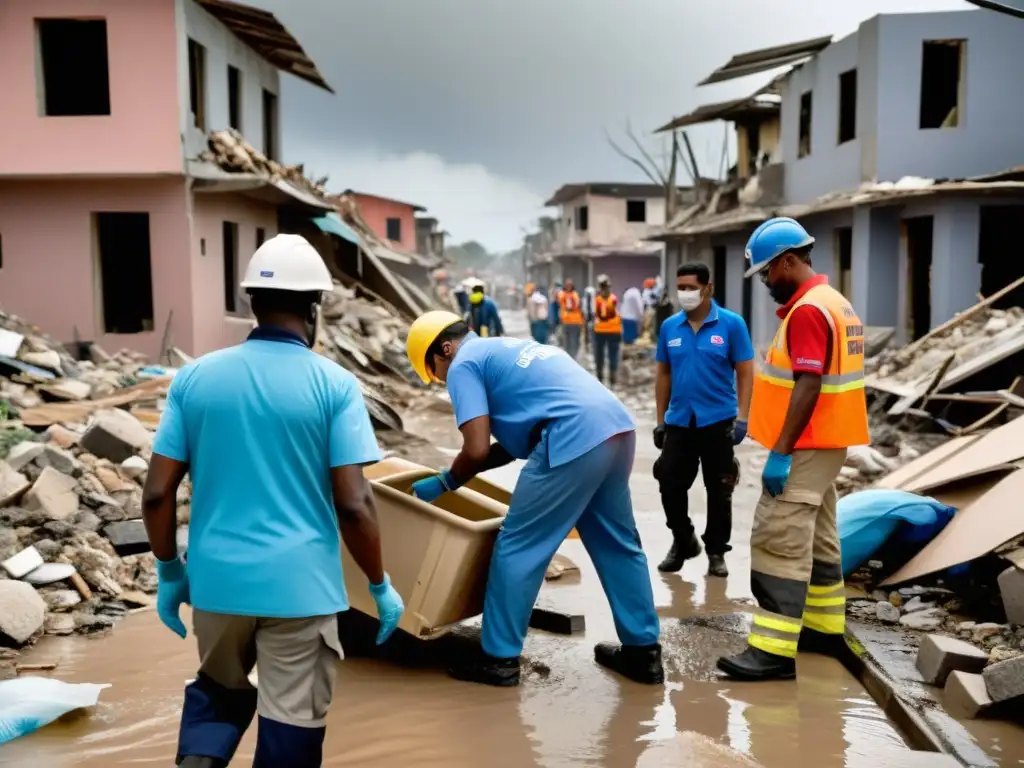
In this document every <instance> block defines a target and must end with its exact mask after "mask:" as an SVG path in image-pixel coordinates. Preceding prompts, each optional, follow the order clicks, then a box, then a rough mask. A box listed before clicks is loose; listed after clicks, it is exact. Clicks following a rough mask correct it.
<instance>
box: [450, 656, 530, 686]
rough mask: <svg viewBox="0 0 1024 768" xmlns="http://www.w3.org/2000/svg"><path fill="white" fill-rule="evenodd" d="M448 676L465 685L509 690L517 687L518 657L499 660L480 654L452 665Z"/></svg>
mask: <svg viewBox="0 0 1024 768" xmlns="http://www.w3.org/2000/svg"><path fill="white" fill-rule="evenodd" d="M448 674H449V675H451V676H452V677H454V678H455V679H456V680H462V681H463V682H466V683H480V684H481V685H494V686H497V687H499V688H509V687H511V686H514V685H519V657H518V656H514V657H512V658H508V659H499V658H497V657H495V656H488V655H487V654H486V653H481V654H480V655H479V656H474V657H472V658H469V659H466V660H465V661H463V662H461V663H459V664H456V665H454V666H453V667H452V668H451V669H449V670H448Z"/></svg>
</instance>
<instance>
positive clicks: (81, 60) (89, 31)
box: [36, 19, 110, 117]
mask: <svg viewBox="0 0 1024 768" xmlns="http://www.w3.org/2000/svg"><path fill="white" fill-rule="evenodd" d="M36 38H37V41H38V46H39V65H38V66H39V69H38V71H39V74H40V75H41V76H42V82H41V85H42V88H41V91H40V94H39V95H40V113H41V114H43V115H45V116H47V117H72V116H95V115H109V114H110V66H109V59H108V55H107V22H106V21H105V20H104V19H37V20H36Z"/></svg>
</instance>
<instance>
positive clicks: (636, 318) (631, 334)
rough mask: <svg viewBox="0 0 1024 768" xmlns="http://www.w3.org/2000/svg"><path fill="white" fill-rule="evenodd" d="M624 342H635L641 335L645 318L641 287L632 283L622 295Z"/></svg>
mask: <svg viewBox="0 0 1024 768" xmlns="http://www.w3.org/2000/svg"><path fill="white" fill-rule="evenodd" d="M619 314H620V315H622V343H623V344H633V343H634V342H636V340H637V338H638V337H639V336H640V325H641V323H642V322H643V319H644V297H643V295H642V294H641V293H640V289H639V288H637V287H636V286H635V285H631V286H630V287H629V288H627V289H626V292H625V293H624V294H623V295H622V310H621V311H620V312H619Z"/></svg>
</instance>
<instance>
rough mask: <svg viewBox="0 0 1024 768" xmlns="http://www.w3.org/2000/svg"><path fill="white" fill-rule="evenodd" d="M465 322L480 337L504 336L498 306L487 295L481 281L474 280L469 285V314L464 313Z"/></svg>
mask: <svg viewBox="0 0 1024 768" xmlns="http://www.w3.org/2000/svg"><path fill="white" fill-rule="evenodd" d="M466 322H467V323H468V324H469V327H470V328H472V329H473V331H474V332H475V333H478V334H479V335H481V336H501V335H503V334H504V329H503V328H502V326H501V314H500V313H499V312H498V305H497V304H495V303H494V299H492V298H491V297H490V296H488V295H487V292H486V289H485V288H484V281H483V280H476V279H474V280H473V281H471V282H470V284H469V312H467V313H466Z"/></svg>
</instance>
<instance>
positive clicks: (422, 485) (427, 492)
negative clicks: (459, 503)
mask: <svg viewBox="0 0 1024 768" xmlns="http://www.w3.org/2000/svg"><path fill="white" fill-rule="evenodd" d="M458 487H459V485H458V483H456V482H455V478H454V477H452V473H451V472H449V471H448V470H445V471H444V472H441V473H440V474H437V475H431V476H430V477H425V478H423V479H422V480H417V481H416V482H415V483H413V484H412V495H413V496H415V497H416V498H417V499H419V500H420V501H425V502H427V503H428V504H429V503H431V502H432V501H434V500H435V499H436V498H437V497H439V496H441V495H442V494H444V493H448V491H454V490H455V489H456V488H458Z"/></svg>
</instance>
